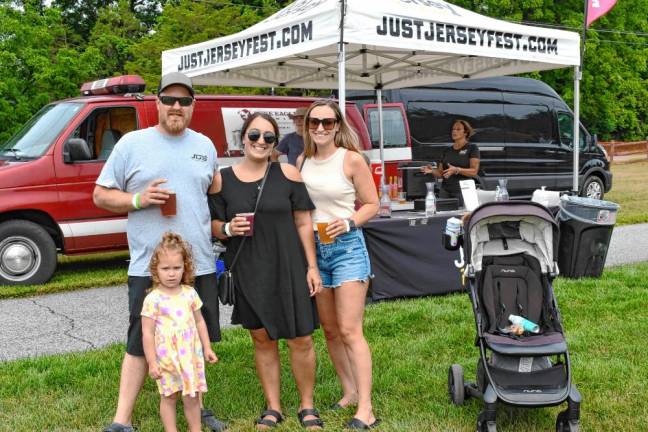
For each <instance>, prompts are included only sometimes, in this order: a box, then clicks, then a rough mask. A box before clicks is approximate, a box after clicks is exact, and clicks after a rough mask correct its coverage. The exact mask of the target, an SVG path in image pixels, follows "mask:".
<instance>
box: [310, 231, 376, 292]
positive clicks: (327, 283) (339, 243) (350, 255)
mask: <svg viewBox="0 0 648 432" xmlns="http://www.w3.org/2000/svg"><path fill="white" fill-rule="evenodd" d="M315 240H316V247H317V266H318V267H319V270H320V275H321V277H322V285H323V286H324V287H325V288H335V287H339V286H340V285H342V283H344V282H352V281H362V282H366V281H368V280H369V276H370V275H371V264H370V263H369V253H368V252H367V246H366V245H365V240H364V236H363V235H362V230H360V229H354V230H351V231H350V232H348V233H346V234H342V235H340V236H337V237H336V238H335V242H334V243H331V244H322V243H320V241H319V235H318V234H317V231H315Z"/></svg>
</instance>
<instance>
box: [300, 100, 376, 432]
mask: <svg viewBox="0 0 648 432" xmlns="http://www.w3.org/2000/svg"><path fill="white" fill-rule="evenodd" d="M304 128H305V131H304V154H303V155H302V156H300V158H299V159H298V162H297V166H300V167H301V173H302V177H303V179H304V183H305V184H306V188H307V189H308V194H309V195H310V197H311V199H312V201H313V203H314V204H315V210H313V212H312V215H313V229H314V230H315V231H317V229H316V226H317V224H318V223H319V224H323V223H325V224H327V225H326V228H325V233H322V234H324V235H320V234H319V233H317V232H316V248H317V265H318V267H319V270H320V274H321V276H322V284H323V286H324V290H323V291H322V292H320V293H319V294H318V295H317V297H316V299H317V310H318V312H319V316H320V322H321V324H322V327H323V328H324V335H325V337H326V343H327V346H328V350H329V355H330V356H331V360H332V362H333V365H334V367H335V370H336V372H337V375H338V377H339V379H340V382H341V384H342V391H343V395H342V398H341V399H340V400H339V401H338V402H337V403H336V404H335V405H334V408H344V407H346V406H349V405H354V404H356V403H357V409H356V412H355V415H354V417H353V418H352V419H351V420H350V421H349V422H348V423H347V427H349V428H351V429H369V428H373V427H375V426H377V425H378V423H379V422H380V421H379V420H377V419H376V417H375V415H374V413H373V408H372V403H371V381H372V366H371V351H370V350H369V345H368V344H367V341H366V340H365V337H364V334H363V331H362V320H363V316H364V305H365V297H366V295H367V287H368V284H369V276H370V274H371V268H370V263H369V254H368V253H367V248H366V245H365V242H364V237H363V235H362V231H361V230H360V229H359V227H360V226H362V225H363V224H364V223H365V222H367V221H368V220H369V219H371V218H372V217H373V216H375V215H376V213H377V211H378V195H377V193H376V188H375V186H374V183H373V179H372V177H371V172H370V170H369V167H368V166H367V163H366V162H365V160H364V159H363V157H362V155H361V154H360V153H359V151H358V137H357V135H356V133H355V132H354V131H353V130H352V129H351V127H350V126H349V124H348V123H347V122H346V120H345V119H344V117H343V116H342V114H341V112H340V108H339V107H338V105H337V104H336V103H335V102H333V101H331V100H320V101H316V102H313V104H312V105H311V106H310V107H309V108H308V111H307V112H306V116H305V125H304ZM356 199H357V200H358V201H359V202H360V206H359V207H358V209H357V210H355V208H356V206H355V201H356ZM326 237H330V238H332V240H333V241H332V242H331V243H329V242H327V240H328V239H326Z"/></svg>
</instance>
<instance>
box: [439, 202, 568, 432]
mask: <svg viewBox="0 0 648 432" xmlns="http://www.w3.org/2000/svg"><path fill="white" fill-rule="evenodd" d="M464 231H465V234H464V236H463V243H464V244H463V246H462V247H465V249H466V258H465V259H466V266H465V268H464V275H465V276H466V278H467V285H468V291H469V294H470V300H471V303H472V308H473V313H474V316H475V325H476V331H477V339H476V342H475V344H476V345H477V346H478V347H479V352H480V358H479V360H478V361H477V382H476V383H472V382H464V374H463V368H462V367H461V365H458V364H453V365H452V366H451V367H450V369H449V371H448V392H449V395H450V398H451V400H452V402H453V403H455V404H457V405H461V404H463V402H464V400H465V399H466V398H468V397H475V398H480V399H482V400H483V401H484V408H483V409H482V411H481V413H480V414H479V417H478V419H477V431H478V432H481V431H488V432H495V431H496V429H497V428H496V408H497V404H498V403H499V402H502V403H505V404H508V405H514V406H521V407H544V406H553V405H559V404H561V403H563V402H565V401H566V402H567V404H568V407H567V409H566V410H564V411H562V412H560V414H559V415H558V418H557V420H556V431H558V432H563V431H571V432H573V431H578V430H579V428H580V420H579V419H580V402H581V396H580V394H579V392H578V390H577V389H576V386H575V385H574V384H572V383H571V370H570V361H569V351H568V350H567V343H566V341H565V337H564V334H563V328H562V325H561V319H560V312H559V310H558V305H557V303H556V299H555V297H554V293H553V288H552V285H551V283H552V280H553V279H554V278H555V277H556V275H557V273H558V265H557V263H556V262H557V254H558V241H559V229H558V225H557V224H556V221H555V220H554V218H553V215H552V214H551V212H550V211H549V210H547V209H546V208H545V207H543V206H541V205H539V204H536V203H533V202H527V201H506V202H494V203H487V204H484V205H482V206H480V207H478V208H477V209H475V210H474V211H473V213H472V214H471V215H470V217H469V218H468V219H467V220H466V222H465V226H464ZM520 317H521V318H520ZM522 318H525V319H526V321H524V324H525V327H523V326H518V325H516V324H515V323H518V324H519V323H520V322H522ZM533 324H537V326H534V325H533ZM528 330H533V332H531V331H528Z"/></svg>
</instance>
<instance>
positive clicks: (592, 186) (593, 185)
mask: <svg viewBox="0 0 648 432" xmlns="http://www.w3.org/2000/svg"><path fill="white" fill-rule="evenodd" d="M603 190H604V188H603V180H601V179H600V178H599V177H597V176H595V175H591V176H589V177H587V179H586V180H585V183H584V184H583V189H581V196H583V197H587V198H594V199H599V200H600V199H603V193H604V192H603Z"/></svg>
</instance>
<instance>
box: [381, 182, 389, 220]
mask: <svg viewBox="0 0 648 432" xmlns="http://www.w3.org/2000/svg"><path fill="white" fill-rule="evenodd" d="M389 192H390V187H389V185H383V186H382V194H381V195H380V207H379V208H378V216H379V217H381V218H388V217H391V212H392V208H391V197H390V196H389Z"/></svg>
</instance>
